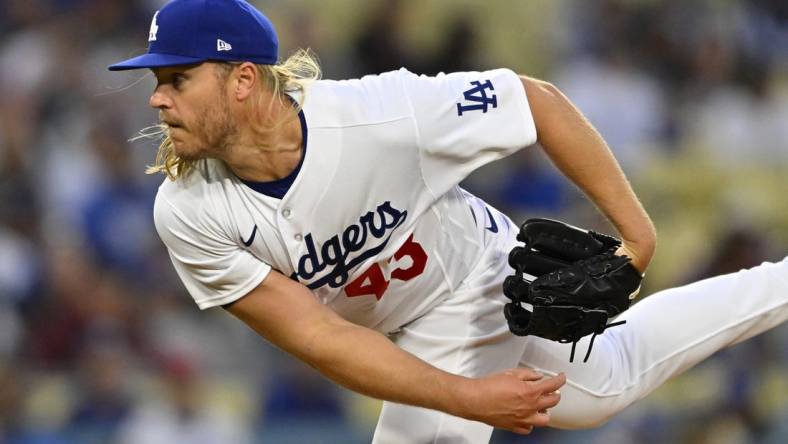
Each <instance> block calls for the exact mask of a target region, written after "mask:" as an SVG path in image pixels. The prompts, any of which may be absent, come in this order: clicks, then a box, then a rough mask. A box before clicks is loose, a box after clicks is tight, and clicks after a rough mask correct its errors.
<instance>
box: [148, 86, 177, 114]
mask: <svg viewBox="0 0 788 444" xmlns="http://www.w3.org/2000/svg"><path fill="white" fill-rule="evenodd" d="M148 103H149V104H150V106H151V107H152V108H157V109H165V108H171V107H172V100H170V98H169V96H167V94H164V93H163V92H162V91H161V90H160V89H159V88H158V87H157V88H156V89H155V90H154V91H153V94H151V96H150V100H149V101H148Z"/></svg>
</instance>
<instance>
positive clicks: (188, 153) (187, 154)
mask: <svg viewBox="0 0 788 444" xmlns="http://www.w3.org/2000/svg"><path fill="white" fill-rule="evenodd" d="M173 151H174V152H175V154H176V155H177V156H178V157H180V158H181V159H183V160H188V161H192V160H200V159H202V158H203V157H204V156H202V155H200V150H199V149H196V148H194V147H191V146H188V145H185V144H184V143H183V142H178V141H174V140H173Z"/></svg>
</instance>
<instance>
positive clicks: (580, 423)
mask: <svg viewBox="0 0 788 444" xmlns="http://www.w3.org/2000/svg"><path fill="white" fill-rule="evenodd" d="M299 100H300V99H299ZM303 106H304V115H305V120H306V122H307V127H308V137H307V145H306V155H305V159H304V162H303V165H302V167H301V171H300V172H299V174H298V176H297V178H296V179H295V181H294V183H293V185H292V187H291V188H290V190H289V191H288V192H287V194H286V195H285V196H284V197H283V198H282V199H281V200H280V199H276V198H273V197H269V196H266V195H263V194H261V193H258V192H257V191H254V190H252V189H251V188H249V187H248V186H247V185H245V184H244V183H242V182H241V181H239V180H238V179H237V178H236V177H235V176H233V174H232V173H231V172H230V171H228V170H227V169H226V168H225V167H224V166H223V164H221V163H220V162H217V161H213V160H205V161H201V162H200V164H199V168H198V169H197V170H196V171H195V172H194V173H193V174H191V175H189V176H187V177H186V178H184V179H179V180H178V181H175V182H171V181H165V183H164V184H163V185H162V186H161V188H160V189H159V193H158V196H157V199H156V204H155V222H156V227H157V230H158V232H159V234H160V236H161V238H162V240H163V241H164V242H165V244H166V245H167V247H168V250H169V252H170V256H171V259H172V261H173V264H174V265H175V268H176V270H177V272H178V274H179V276H180V277H181V279H182V280H183V282H184V284H185V286H186V288H187V289H188V291H189V293H190V294H191V295H192V296H193V297H194V299H195V301H196V302H197V304H198V305H199V306H200V308H203V309H204V308H208V307H214V306H217V305H223V304H227V303H230V302H232V301H234V300H236V299H238V298H240V297H243V296H244V295H245V294H246V293H248V292H249V291H250V290H252V289H253V288H254V287H255V286H257V285H258V284H259V283H260V282H262V280H263V279H264V278H265V277H266V276H267V274H268V273H269V272H270V270H271V269H272V268H274V269H276V270H278V271H280V272H282V273H284V274H286V275H291V276H294V277H296V278H297V279H298V280H299V281H300V282H302V283H303V284H305V285H307V286H309V287H310V288H312V289H313V291H314V292H315V295H316V297H318V298H319V299H320V300H321V301H322V302H323V303H325V304H327V305H329V306H330V307H331V308H332V309H334V310H335V311H337V312H338V313H339V314H340V315H342V316H343V317H345V318H346V319H348V320H350V321H352V322H355V323H358V324H360V325H364V326H367V327H369V328H373V329H376V330H378V331H381V332H383V333H387V334H389V335H390V336H391V338H392V340H394V341H395V342H396V343H397V344H398V345H399V346H400V347H402V348H403V349H405V350H408V351H410V352H411V353H413V354H415V355H417V356H419V357H421V358H422V359H424V360H426V361H427V362H430V363H431V364H433V365H435V366H437V367H439V368H442V369H444V370H447V371H451V372H454V373H457V374H462V375H466V376H481V375H485V374H489V373H492V372H495V371H499V370H503V369H506V368H511V367H514V366H516V365H517V364H518V362H519V363H520V364H521V365H525V366H528V367H532V368H535V369H537V370H540V371H542V372H544V373H546V374H555V373H558V372H561V371H563V372H566V373H567V377H568V383H567V386H566V387H565V388H564V389H562V395H563V400H562V402H561V403H560V404H559V405H558V406H557V407H556V408H555V409H554V410H553V423H552V425H555V426H558V427H569V428H572V427H586V426H590V425H595V424H598V423H600V422H603V421H605V420H607V419H609V417H610V416H611V415H613V414H615V413H617V412H618V411H620V410H621V409H623V408H624V407H625V406H627V405H629V404H630V403H632V402H634V401H636V400H637V399H640V398H642V397H643V396H645V395H646V394H648V393H649V392H651V391H652V390H653V389H655V388H656V387H657V386H658V385H659V384H661V383H662V382H664V381H665V380H666V379H667V378H669V377H671V376H673V375H675V374H677V373H679V372H681V371H683V370H685V369H686V368H688V367H689V366H691V365H693V364H695V363H697V362H698V361H700V360H702V359H704V358H705V357H707V356H708V355H709V354H711V353H712V352H714V351H716V350H718V349H720V348H722V347H724V346H727V345H730V344H732V343H735V342H737V341H740V340H743V339H746V338H747V337H750V336H752V335H755V334H758V333H760V332H762V331H764V330H766V329H768V328H771V327H772V326H774V325H777V324H779V323H781V322H784V321H785V320H786V318H788V282H786V279H787V278H786V276H788V260H786V261H783V262H781V263H779V264H765V265H763V266H761V267H757V268H755V269H753V270H750V271H744V272H741V273H737V274H733V275H729V276H725V277H719V278H714V279H711V280H706V281H702V282H699V283H696V284H692V285H690V286H687V287H682V288H679V289H672V290H667V291H665V292H662V293H660V294H657V295H654V296H652V297H649V298H648V299H647V300H645V301H643V302H642V303H639V304H636V305H635V307H633V308H632V309H631V310H629V311H628V312H626V313H625V315H624V317H625V318H626V319H628V323H627V324H625V325H623V326H620V327H616V328H614V329H611V330H608V331H607V332H605V334H604V335H601V336H599V337H598V338H597V339H596V341H595V346H594V350H593V353H591V359H590V360H589V362H588V363H585V364H584V363H582V362H575V363H569V362H568V357H569V347H570V346H569V345H566V344H558V343H555V342H551V341H546V340H542V339H539V338H533V337H528V338H521V337H516V336H513V335H511V334H510V333H509V332H508V329H507V326H506V321H505V320H504V318H503V314H502V307H503V304H504V303H505V302H506V301H505V298H504V296H503V295H502V293H501V283H502V281H503V278H504V277H505V276H506V275H508V274H510V273H511V270H510V269H509V267H508V265H507V263H506V256H507V254H508V252H509V250H510V249H511V248H512V247H513V246H514V244H515V242H516V241H515V235H516V230H517V228H516V226H515V225H514V224H513V223H512V222H511V221H510V220H509V219H508V218H507V217H506V216H505V215H503V214H501V213H499V212H497V211H496V210H494V209H492V208H491V207H489V206H488V205H486V204H485V203H484V202H483V201H481V200H480V199H478V198H476V197H474V196H472V195H470V194H469V193H467V192H465V191H463V190H461V189H460V188H459V187H458V186H457V184H458V183H459V182H460V181H461V180H462V179H463V178H465V177H466V176H467V175H468V174H469V173H470V172H472V171H473V170H474V169H476V168H478V167H480V166H482V165H483V164H485V163H487V162H490V161H493V160H496V159H499V158H502V157H504V156H506V155H508V154H511V153H512V152H514V151H516V150H517V149H520V148H522V147H525V146H528V145H531V144H533V143H534V142H535V140H536V131H535V128H534V124H533V119H532V117H531V114H530V110H529V107H528V102H527V98H526V97H525V94H524V91H523V88H522V84H521V83H520V81H519V79H518V77H517V76H516V75H514V73H512V72H511V71H508V70H495V71H488V72H482V73H455V74H450V75H441V76H438V77H435V78H431V77H419V76H415V75H413V74H411V73H409V72H407V71H405V70H400V71H397V72H392V73H386V74H383V75H380V76H369V77H365V78H363V79H361V80H351V81H342V82H334V81H320V82H317V83H316V84H315V85H313V86H312V87H311V88H310V89H309V91H308V92H307V95H306V99H305V100H304V101H303ZM247 244H248V245H247ZM709 307H726V309H724V310H709ZM587 340H588V339H587V338H586V340H585V341H582V342H581V343H580V344H578V347H581V348H580V349H581V350H582V349H583V348H582V347H585V346H586V341H587ZM491 433H492V428H491V427H489V426H487V425H485V424H482V423H478V422H473V421H467V420H464V419H461V418H456V417H452V416H450V415H447V414H445V413H441V412H435V411H429V410H425V409H421V408H416V407H410V406H404V405H399V404H394V403H389V402H386V403H384V407H383V411H382V414H381V418H380V421H379V423H378V427H377V429H376V432H375V436H374V438H373V442H375V443H397V444H401V443H463V442H467V443H481V442H487V441H489V437H490V434H491Z"/></svg>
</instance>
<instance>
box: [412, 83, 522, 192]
mask: <svg viewBox="0 0 788 444" xmlns="http://www.w3.org/2000/svg"><path fill="white" fill-rule="evenodd" d="M399 74H400V78H401V82H402V86H403V91H404V94H405V96H406V97H407V99H408V101H409V103H410V106H411V108H412V114H413V118H414V121H415V124H416V128H417V133H418V134H417V137H418V145H419V149H420V153H421V158H422V170H423V175H424V178H425V181H426V183H427V185H428V187H429V188H430V189H431V190H432V191H433V193H434V194H436V195H440V194H443V193H444V192H445V191H447V190H448V189H449V188H450V187H452V186H454V185H456V184H458V183H459V182H460V181H462V180H463V179H464V178H465V177H467V176H468V175H469V174H470V173H471V172H473V171H474V170H475V169H477V168H479V167H481V166H483V165H485V164H487V163H489V162H492V161H494V160H498V159H501V158H503V157H506V156H508V155H510V154H512V153H513V152H515V151H517V150H519V149H521V148H523V147H526V146H529V145H532V144H534V143H535V142H536V128H535V126H534V121H533V117H532V115H531V109H530V107H529V105H528V99H527V97H526V94H525V89H524V88H523V84H522V82H521V80H520V78H519V77H518V76H517V75H516V74H515V73H514V72H512V71H511V70H508V69H496V70H492V71H484V72H457V73H451V74H439V75H438V76H435V77H427V76H417V75H415V74H412V73H410V72H408V71H405V70H401V71H400V73H399Z"/></svg>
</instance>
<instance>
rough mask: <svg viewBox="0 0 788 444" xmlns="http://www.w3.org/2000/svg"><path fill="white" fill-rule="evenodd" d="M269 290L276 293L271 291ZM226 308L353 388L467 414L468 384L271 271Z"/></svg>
mask: <svg viewBox="0 0 788 444" xmlns="http://www.w3.org/2000/svg"><path fill="white" fill-rule="evenodd" d="M269 287H273V288H275V289H276V291H277V292H276V293H271V292H269ZM279 294H286V295H287V296H286V297H281V296H279ZM225 308H227V310H228V311H230V312H231V313H232V314H233V315H235V316H236V317H238V318H239V319H241V320H242V321H244V323H246V324H247V325H248V326H249V327H251V328H252V329H253V330H255V331H256V332H257V333H259V334H260V335H261V336H263V337H265V338H266V339H268V340H269V341H270V342H271V343H273V344H276V345H277V346H278V347H280V348H282V349H283V350H285V351H286V352H288V353H290V354H292V355H293V356H295V357H296V358H298V359H300V360H302V361H304V362H306V363H307V364H309V365H311V366H312V367H314V368H316V369H317V370H319V371H320V372H321V373H323V374H324V375H325V376H327V377H328V378H330V379H332V380H333V381H335V382H336V383H338V384H341V385H343V386H345V387H347V388H349V389H351V390H354V391H357V392H359V393H363V394H365V395H368V396H371V397H374V398H378V399H383V400H387V401H394V402H399V403H405V404H410V405H417V406H420V407H426V408H431V409H435V410H441V411H445V412H447V413H452V414H454V415H458V416H467V414H466V413H465V412H464V411H463V410H462V407H463V406H464V405H465V404H466V402H465V401H463V399H461V398H463V396H466V395H468V396H471V394H470V390H469V389H470V388H471V387H472V386H473V381H472V380H470V379H468V378H464V377H461V376H457V375H453V374H450V373H447V372H444V371H442V370H439V369H438V368H436V367H433V366H431V365H429V364H427V363H426V362H424V361H422V360H421V359H418V358H417V357H415V356H413V355H411V354H410V353H408V352H406V351H404V350H402V349H400V348H399V347H397V346H396V345H395V344H394V343H392V342H391V341H390V340H389V339H388V338H386V337H385V336H384V335H382V334H380V333H378V332H376V331H374V330H371V329H368V328H365V327H361V326H358V325H355V324H352V323H350V322H348V321H346V320H344V319H342V318H341V317H340V316H339V315H337V314H336V313H334V312H333V311H332V310H330V309H329V308H327V307H325V306H324V305H322V304H320V303H319V302H318V301H317V300H316V299H315V298H314V297H313V295H312V294H311V292H309V291H308V290H307V289H306V288H304V287H302V286H300V285H298V284H296V283H294V282H293V281H291V280H290V279H287V278H286V277H283V276H281V275H280V274H279V273H275V272H272V274H271V275H270V276H269V277H268V278H267V279H266V280H265V281H264V283H263V285H261V286H260V287H259V288H258V289H256V290H254V291H253V292H251V293H250V294H249V295H248V296H246V297H244V298H241V299H239V300H238V301H236V302H234V303H233V304H231V305H230V306H227V307H225ZM466 389H468V390H466Z"/></svg>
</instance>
